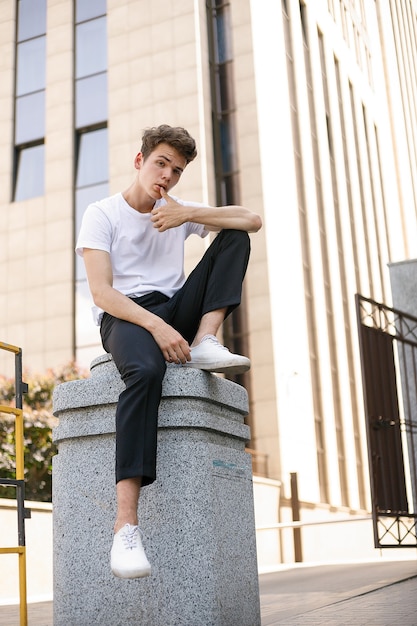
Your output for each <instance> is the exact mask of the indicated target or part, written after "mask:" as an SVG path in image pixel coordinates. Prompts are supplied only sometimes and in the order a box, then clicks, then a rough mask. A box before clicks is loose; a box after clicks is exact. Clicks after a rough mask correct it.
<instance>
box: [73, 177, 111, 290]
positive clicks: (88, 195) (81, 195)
mask: <svg viewBox="0 0 417 626" xmlns="http://www.w3.org/2000/svg"><path fill="white" fill-rule="evenodd" d="M108 195H109V185H108V183H102V184H101V185H92V186H91V187H84V188H83V189H77V191H76V192H75V212H76V214H75V232H76V235H77V236H78V233H79V231H80V227H81V220H82V217H83V215H84V211H85V210H86V208H87V207H88V205H89V204H91V203H92V202H95V201H96V200H101V199H102V198H106V197H107V196H108ZM75 262H76V268H75V275H76V277H77V279H81V278H84V279H85V278H86V277H87V275H86V273H85V266H84V261H83V260H82V258H81V257H80V256H78V254H77V255H76V259H75Z"/></svg>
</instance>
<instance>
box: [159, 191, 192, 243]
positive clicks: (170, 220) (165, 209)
mask: <svg viewBox="0 0 417 626" xmlns="http://www.w3.org/2000/svg"><path fill="white" fill-rule="evenodd" d="M160 192H161V197H162V198H163V199H164V200H165V201H166V204H164V206H160V207H158V208H157V209H153V210H152V211H151V215H152V217H151V222H153V226H154V228H157V229H158V230H159V232H160V233H163V232H164V231H165V230H168V229H169V228H175V227H176V226H181V224H184V222H186V221H187V214H186V208H185V207H184V206H183V205H182V204H178V202H176V201H175V200H174V199H173V198H171V196H169V195H168V194H167V192H166V191H165V189H164V188H163V187H160Z"/></svg>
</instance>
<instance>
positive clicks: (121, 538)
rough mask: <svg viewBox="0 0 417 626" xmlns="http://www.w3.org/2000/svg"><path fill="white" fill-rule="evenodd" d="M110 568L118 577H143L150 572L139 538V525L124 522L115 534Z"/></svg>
mask: <svg viewBox="0 0 417 626" xmlns="http://www.w3.org/2000/svg"><path fill="white" fill-rule="evenodd" d="M110 562H111V570H112V572H113V574H114V575H115V576H118V577H119V578H143V577H144V576H149V575H150V573H151V566H150V563H149V561H148V559H147V558H146V554H145V551H144V549H143V546H142V542H141V540H140V534H139V527H138V526H132V525H131V524H125V525H124V526H123V528H121V529H120V530H119V531H118V532H117V533H116V534H115V535H114V539H113V546H112V549H111V555H110Z"/></svg>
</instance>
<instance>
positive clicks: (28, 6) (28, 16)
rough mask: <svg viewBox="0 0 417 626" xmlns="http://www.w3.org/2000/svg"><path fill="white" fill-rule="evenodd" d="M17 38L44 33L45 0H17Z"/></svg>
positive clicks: (26, 37)
mask: <svg viewBox="0 0 417 626" xmlns="http://www.w3.org/2000/svg"><path fill="white" fill-rule="evenodd" d="M17 7H18V8H17V10H18V18H17V19H18V33H17V40H18V41H22V40H23V39H30V38H31V37H38V36H39V35H44V34H45V33H46V0H19V2H18V4H17Z"/></svg>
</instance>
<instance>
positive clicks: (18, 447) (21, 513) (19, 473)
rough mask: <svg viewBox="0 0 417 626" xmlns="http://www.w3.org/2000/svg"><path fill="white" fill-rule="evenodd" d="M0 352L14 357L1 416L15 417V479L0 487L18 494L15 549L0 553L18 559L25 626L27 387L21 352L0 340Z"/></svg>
mask: <svg viewBox="0 0 417 626" xmlns="http://www.w3.org/2000/svg"><path fill="white" fill-rule="evenodd" d="M0 349H1V350H7V351H8V352H13V353H14V355H15V394H16V407H10V406H3V405H0V413H9V414H11V415H14V416H15V460H16V471H15V474H16V478H15V479H5V478H4V479H2V478H1V477H0V485H13V486H14V487H16V495H17V517H18V519H17V526H18V544H19V545H18V546H16V547H10V548H1V547H0V554H17V555H18V556H19V599H20V626H27V623H28V618H27V589H26V541H25V518H27V517H30V512H28V511H27V510H26V509H25V481H24V478H25V462H24V437H23V434H24V433H23V410H22V406H23V404H22V402H23V399H22V396H23V393H25V392H26V391H27V385H26V384H25V383H24V382H23V381H22V350H21V348H18V347H17V346H12V345H10V344H8V343H4V342H2V341H0Z"/></svg>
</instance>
